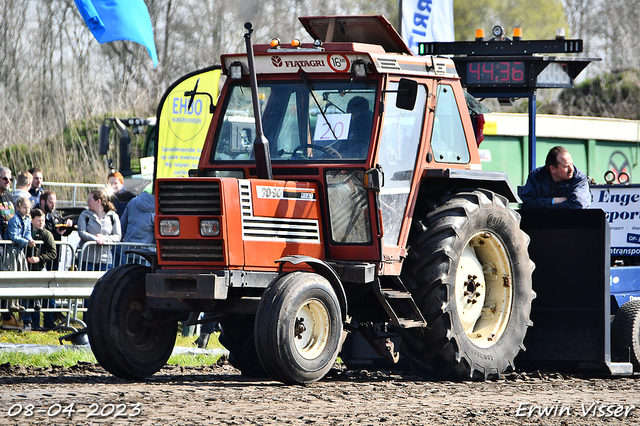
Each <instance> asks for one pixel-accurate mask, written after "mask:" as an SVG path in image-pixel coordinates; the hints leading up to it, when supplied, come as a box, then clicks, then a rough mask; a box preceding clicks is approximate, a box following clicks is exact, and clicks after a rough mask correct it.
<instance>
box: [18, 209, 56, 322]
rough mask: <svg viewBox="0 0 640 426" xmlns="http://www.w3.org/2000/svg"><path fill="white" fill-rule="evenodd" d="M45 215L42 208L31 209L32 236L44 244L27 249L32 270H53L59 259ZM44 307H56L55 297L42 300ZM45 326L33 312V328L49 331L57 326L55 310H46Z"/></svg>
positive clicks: (38, 315)
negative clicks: (55, 262)
mask: <svg viewBox="0 0 640 426" xmlns="http://www.w3.org/2000/svg"><path fill="white" fill-rule="evenodd" d="M45 221H46V220H45V215H44V212H43V211H42V210H40V209H39V208H35V209H33V210H31V237H32V238H33V239H34V240H35V241H42V244H40V245H39V246H35V247H33V248H29V249H28V250H27V262H28V263H29V266H30V269H31V270H32V271H44V270H51V265H52V264H53V262H54V261H56V259H57V255H58V253H57V250H56V242H55V240H54V239H53V234H52V233H51V232H49V231H47V230H46V229H45V228H44V227H45ZM41 306H42V307H44V308H55V299H45V300H43V301H42V305H41ZM43 317H44V324H43V325H44V327H40V314H39V313H37V312H36V313H33V314H31V323H32V324H31V329H32V330H37V331H48V330H51V329H53V328H55V326H56V324H55V322H54V314H53V312H45V313H44V314H43ZM24 323H25V328H28V324H27V321H26V320H25V321H24Z"/></svg>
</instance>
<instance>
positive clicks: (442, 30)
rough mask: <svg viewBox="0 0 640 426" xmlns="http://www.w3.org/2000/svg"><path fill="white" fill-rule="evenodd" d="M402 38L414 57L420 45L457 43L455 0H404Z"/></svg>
mask: <svg viewBox="0 0 640 426" xmlns="http://www.w3.org/2000/svg"><path fill="white" fill-rule="evenodd" d="M402 38H403V39H404V41H405V42H406V43H407V44H408V45H409V48H410V49H411V51H412V52H413V53H414V55H417V54H418V43H421V42H429V41H455V36H454V33H453V0H402Z"/></svg>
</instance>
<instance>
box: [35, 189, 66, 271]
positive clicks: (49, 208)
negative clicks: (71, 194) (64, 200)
mask: <svg viewBox="0 0 640 426" xmlns="http://www.w3.org/2000/svg"><path fill="white" fill-rule="evenodd" d="M57 202H58V198H57V196H56V193H55V192H53V191H49V190H46V191H43V192H42V194H41V195H40V203H39V206H40V209H41V210H42V211H43V212H44V215H45V216H44V217H45V225H44V227H45V229H46V230H47V231H49V232H51V233H52V234H53V239H54V240H55V241H61V240H62V237H66V236H69V235H70V234H71V233H72V232H73V221H72V220H71V219H67V220H64V219H63V218H62V215H61V214H60V212H59V211H58V210H57V209H56V203H57ZM61 254H62V250H59V251H58V257H57V258H56V259H55V260H54V261H53V262H52V264H51V268H47V269H49V270H53V271H57V270H58V264H59V262H60V256H61Z"/></svg>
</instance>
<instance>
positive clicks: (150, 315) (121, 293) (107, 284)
mask: <svg viewBox="0 0 640 426" xmlns="http://www.w3.org/2000/svg"><path fill="white" fill-rule="evenodd" d="M150 271H151V269H150V268H149V267H147V266H143V265H137V264H127V265H121V266H119V267H117V268H114V269H112V270H110V271H108V272H106V273H105V274H104V275H103V276H102V277H101V278H100V279H99V280H98V282H97V283H96V285H95V287H94V289H93V292H92V294H91V298H90V299H89V309H88V310H87V314H88V316H89V318H88V330H87V334H88V336H89V342H90V344H91V349H92V351H93V353H94V355H95V356H96V360H97V361H98V363H99V364H100V365H101V366H102V367H103V368H104V369H105V370H107V371H108V372H110V373H111V374H113V375H115V376H118V377H121V378H123V379H142V378H144V377H148V376H151V375H153V374H154V373H156V372H158V371H159V370H160V369H161V368H162V367H163V366H164V365H165V364H166V362H167V360H168V359H169V357H170V356H171V352H172V350H173V347H174V344H175V339H176V334H177V331H178V323H177V321H166V320H165V319H166V317H167V313H166V312H160V311H154V310H151V309H147V308H146V307H145V299H146V291H145V275H146V274H147V273H149V272H150Z"/></svg>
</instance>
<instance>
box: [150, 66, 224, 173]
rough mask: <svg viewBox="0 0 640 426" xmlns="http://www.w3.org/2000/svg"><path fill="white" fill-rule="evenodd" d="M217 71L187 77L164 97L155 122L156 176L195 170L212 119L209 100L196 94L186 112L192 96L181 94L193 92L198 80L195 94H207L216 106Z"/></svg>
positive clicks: (218, 73) (218, 79)
mask: <svg viewBox="0 0 640 426" xmlns="http://www.w3.org/2000/svg"><path fill="white" fill-rule="evenodd" d="M220 72H221V71H220V69H215V70H211V69H210V70H207V71H204V72H202V73H198V74H194V75H192V76H189V77H188V78H186V79H185V80H183V81H181V82H179V83H178V84H177V85H176V86H175V87H174V88H173V90H171V92H170V93H169V95H167V97H166V98H165V101H164V104H163V105H162V108H161V110H160V120H159V122H158V151H157V153H156V157H157V162H158V164H156V177H158V178H165V177H188V175H189V170H191V169H196V168H198V162H199V161H200V154H201V153H202V147H203V145H204V141H205V138H206V137H207V132H208V131H209V124H210V123H211V118H212V117H213V114H211V113H210V112H209V111H210V110H209V106H210V104H211V100H210V98H209V96H206V95H196V96H195V98H194V101H193V105H192V106H191V109H189V107H188V106H189V101H190V100H191V97H187V96H184V92H186V91H190V90H193V88H194V86H195V85H196V82H197V81H198V80H199V83H198V89H197V92H199V93H200V92H205V93H209V94H210V95H211V99H213V102H214V104H215V103H216V102H217V99H218V83H219V81H220Z"/></svg>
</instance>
